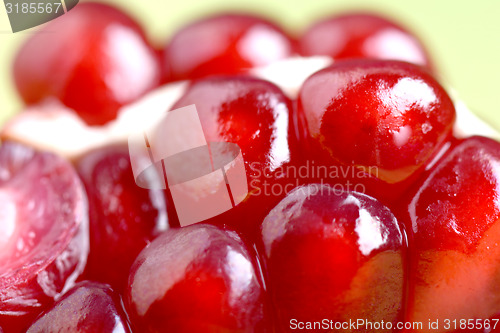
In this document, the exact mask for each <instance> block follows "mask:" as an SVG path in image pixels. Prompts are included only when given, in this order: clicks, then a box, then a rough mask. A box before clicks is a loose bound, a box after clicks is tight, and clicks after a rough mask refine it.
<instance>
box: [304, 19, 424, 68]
mask: <svg viewBox="0 0 500 333" xmlns="http://www.w3.org/2000/svg"><path fill="white" fill-rule="evenodd" d="M299 50H300V53H301V54H302V55H304V56H313V55H327V56H330V57H332V58H333V59H335V60H339V59H348V58H374V59H385V60H401V61H406V62H411V63H414V64H417V65H421V66H424V67H427V68H431V67H432V64H431V61H430V58H429V56H428V54H427V52H426V50H425V48H424V46H423V45H422V43H421V42H420V41H419V40H418V39H417V38H416V37H415V36H414V35H412V34H411V33H410V32H408V31H406V30H405V29H404V28H403V27H401V26H400V25H399V24H396V23H395V22H392V21H390V20H388V19H386V18H384V17H381V16H379V15H376V14H369V13H346V14H343V15H339V16H334V17H331V18H327V19H325V20H323V21H320V22H317V23H315V24H314V25H313V26H311V27H310V28H309V29H308V30H307V31H306V32H305V33H304V34H303V35H302V37H301V38H300V40H299Z"/></svg>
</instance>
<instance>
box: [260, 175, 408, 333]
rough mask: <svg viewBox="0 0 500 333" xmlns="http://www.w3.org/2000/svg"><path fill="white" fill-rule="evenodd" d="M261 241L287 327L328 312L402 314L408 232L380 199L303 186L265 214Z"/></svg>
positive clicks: (344, 316) (332, 316)
mask: <svg viewBox="0 0 500 333" xmlns="http://www.w3.org/2000/svg"><path fill="white" fill-rule="evenodd" d="M262 241H263V253H264V256H265V260H264V262H265V266H266V268H267V272H266V273H265V276H266V277H267V282H268V283H267V287H268V290H269V291H270V293H271V295H272V300H273V305H274V309H275V311H276V313H277V316H278V318H277V320H278V323H279V327H280V329H281V330H283V331H288V330H289V329H290V328H292V329H294V327H295V329H297V328H298V327H299V326H296V325H298V322H302V323H305V322H314V321H320V322H321V321H322V320H323V319H325V318H327V320H328V321H330V320H331V321H333V323H335V322H344V321H347V322H349V320H353V321H356V320H357V319H360V318H361V319H365V320H369V321H372V322H375V321H377V322H381V320H384V321H385V322H386V323H387V322H391V323H394V322H395V321H397V320H398V319H401V318H400V317H399V316H400V314H401V313H400V312H401V311H402V309H403V288H404V279H405V275H404V250H405V239H404V237H403V234H402V233H401V231H400V228H399V226H398V222H397V221H396V218H395V217H394V215H392V213H391V212H390V211H389V209H388V208H386V207H385V206H383V205H382V204H381V203H379V202H378V201H377V200H376V199H373V198H371V197H368V196H365V195H363V194H360V193H356V192H352V193H345V192H337V191H335V190H334V189H333V188H332V187H329V186H327V185H318V184H312V185H308V186H302V187H298V188H296V189H295V190H293V191H292V192H290V193H289V194H288V196H287V197H286V198H285V199H283V200H282V201H281V202H280V203H279V204H278V205H277V206H276V207H275V208H274V209H273V210H272V211H271V212H270V213H269V215H268V216H267V217H266V218H265V220H264V222H263V224H262ZM332 327H334V326H332ZM333 330H334V329H332V331H333ZM312 331H314V332H316V331H320V329H318V328H317V327H316V328H315V329H312Z"/></svg>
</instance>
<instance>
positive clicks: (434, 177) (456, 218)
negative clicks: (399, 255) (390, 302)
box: [408, 137, 500, 320]
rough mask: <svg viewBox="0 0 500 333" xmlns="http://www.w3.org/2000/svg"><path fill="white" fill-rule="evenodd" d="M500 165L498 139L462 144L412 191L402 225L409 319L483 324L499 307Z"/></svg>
mask: <svg viewBox="0 0 500 333" xmlns="http://www.w3.org/2000/svg"><path fill="white" fill-rule="evenodd" d="M499 163H500V144H499V143H498V142H496V141H493V140H490V139H487V138H482V137H472V138H469V139H465V140H463V141H462V142H460V143H459V144H458V145H456V146H455V147H454V148H453V149H452V150H451V151H450V152H449V153H447V154H446V155H445V156H444V157H443V158H442V160H441V161H440V162H439V163H438V164H437V165H436V167H435V168H434V169H433V171H432V172H431V174H430V176H429V177H428V178H427V179H426V180H425V181H424V183H423V184H422V186H421V187H420V188H419V189H418V190H417V191H416V194H415V195H414V197H413V199H412V200H411V203H410V205H409V216H410V220H409V225H408V230H411V231H412V233H411V235H410V240H411V241H412V246H411V263H412V270H411V277H410V287H411V294H410V295H411V302H410V303H409V307H408V310H409V312H408V318H409V319H410V320H419V319H423V318H435V319H440V320H442V319H446V318H457V319H469V318H473V319H475V318H480V319H485V318H490V317H491V316H492V315H494V314H496V313H497V312H498V310H499V309H500V295H499V293H498V283H497V282H496V281H498V280H499V279H500V274H499V273H498V272H499V271H500V265H499V264H498V258H499V256H500V249H499V248H498V244H499V243H500V224H499V223H498V220H499V219H500V204H499V202H498V198H499V196H500V190H499V188H500V187H499V184H500V171H499V169H498V165H500V164H499ZM464 300H467V301H466V302H465V301H464ZM426 320H427V319H426Z"/></svg>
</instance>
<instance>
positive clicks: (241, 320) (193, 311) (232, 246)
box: [127, 224, 267, 333]
mask: <svg viewBox="0 0 500 333" xmlns="http://www.w3.org/2000/svg"><path fill="white" fill-rule="evenodd" d="M254 263H255V258H253V257H252V256H251V254H250V252H249V251H248V250H247V248H246V246H245V245H244V244H243V243H242V242H241V240H240V239H239V237H238V236H236V234H234V233H232V232H227V231H223V230H221V229H218V228H217V227H214V226H209V225H203V224H196V225H191V226H188V227H184V228H181V229H170V230H168V231H166V232H165V233H163V234H162V235H161V236H159V237H158V238H157V239H155V240H154V241H153V242H152V243H151V245H150V246H148V247H147V248H146V249H144V251H142V252H141V254H140V255H139V256H138V258H137V260H136V261H135V263H134V265H133V266H132V269H131V272H130V277H129V288H128V290H127V308H128V310H129V314H130V315H131V318H132V322H133V325H134V327H133V328H134V332H159V331H163V330H165V329H166V328H168V331H169V332H200V333H201V332H266V331H267V329H266V325H267V322H266V320H267V317H266V313H265V311H266V308H265V296H264V289H263V287H262V284H261V280H260V278H259V276H258V270H257V269H256V268H255V266H254Z"/></svg>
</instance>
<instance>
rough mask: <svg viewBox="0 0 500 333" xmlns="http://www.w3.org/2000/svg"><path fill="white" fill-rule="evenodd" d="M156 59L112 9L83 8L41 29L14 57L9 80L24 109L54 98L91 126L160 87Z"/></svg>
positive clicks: (137, 33)
mask: <svg viewBox="0 0 500 333" xmlns="http://www.w3.org/2000/svg"><path fill="white" fill-rule="evenodd" d="M160 76H161V69H160V64H159V59H158V55H157V54H156V53H155V50H154V49H153V48H152V47H151V46H150V45H149V44H148V43H147V41H146V39H145V36H144V33H143V32H142V30H141V28H140V27H139V26H138V25H137V23H136V22H134V21H133V20H132V19H131V18H130V17H128V16H127V15H126V14H124V13H122V12H121V11H119V10H118V9H116V8H114V7H110V6H107V5H103V4H97V3H82V4H79V5H78V6H76V7H75V8H74V9H72V10H71V12H70V13H69V15H63V16H62V17H59V18H58V19H56V20H54V21H52V22H50V23H48V24H46V25H44V26H43V27H41V29H40V30H39V31H38V32H37V33H35V34H34V35H33V36H31V38H30V39H28V41H27V42H26V43H25V44H24V45H23V47H22V48H21V49H20V51H19V53H18V54H17V57H16V60H15V63H14V79H15V82H16V85H17V88H18V91H19V93H20V95H21V97H22V98H23V100H24V101H25V102H26V103H27V104H34V103H38V102H40V101H42V100H44V99H45V98H50V97H55V98H57V99H59V100H60V101H61V102H63V103H64V104H65V105H66V106H68V107H69V108H72V109H74V110H75V111H76V112H77V113H78V114H79V115H80V117H81V118H82V119H83V120H84V121H85V122H87V123H88V124H90V125H100V124H104V123H106V122H108V121H110V120H113V119H115V117H116V114H117V111H118V109H119V108H120V107H121V106H122V105H125V104H128V103H130V102H132V101H134V100H136V99H137V98H139V97H140V96H142V95H143V94H144V93H145V92H147V91H148V90H150V89H152V88H155V87H156V86H158V84H159V83H160Z"/></svg>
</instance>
